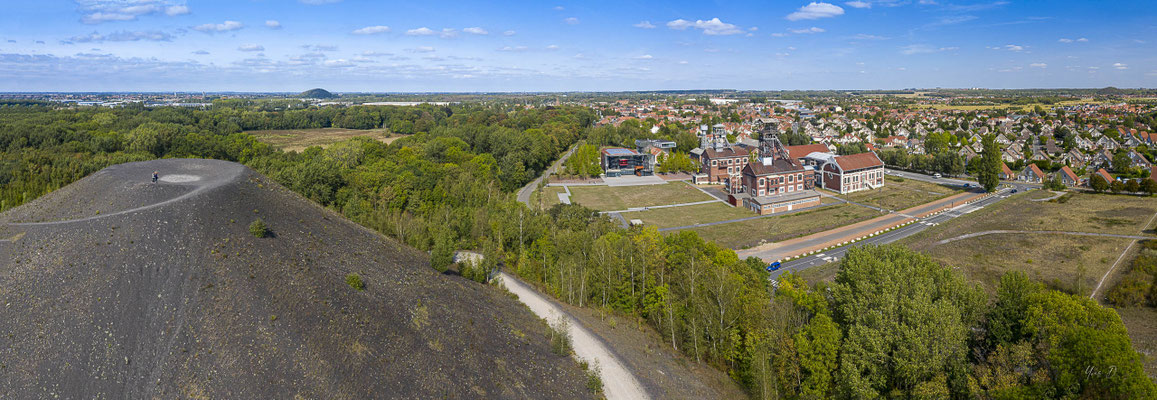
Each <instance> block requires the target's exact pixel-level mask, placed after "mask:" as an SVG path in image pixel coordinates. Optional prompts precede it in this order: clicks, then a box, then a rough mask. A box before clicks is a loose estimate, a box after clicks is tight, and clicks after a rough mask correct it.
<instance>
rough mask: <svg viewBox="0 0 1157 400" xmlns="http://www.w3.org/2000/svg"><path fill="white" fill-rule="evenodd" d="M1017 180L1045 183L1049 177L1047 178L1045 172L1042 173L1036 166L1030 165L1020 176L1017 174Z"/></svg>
mask: <svg viewBox="0 0 1157 400" xmlns="http://www.w3.org/2000/svg"><path fill="white" fill-rule="evenodd" d="M1016 179H1017V180H1018V181H1022V182H1032V183H1043V182H1044V181H1045V179H1048V177H1047V176H1045V173H1044V172H1041V170H1040V168H1038V167H1037V166H1036V164H1029V165H1028V166H1027V167H1024V170H1022V171H1020V174H1017V176H1016Z"/></svg>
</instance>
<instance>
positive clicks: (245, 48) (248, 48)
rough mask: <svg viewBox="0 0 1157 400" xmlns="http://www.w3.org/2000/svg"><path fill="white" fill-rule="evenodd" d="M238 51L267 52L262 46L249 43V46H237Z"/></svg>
mask: <svg viewBox="0 0 1157 400" xmlns="http://www.w3.org/2000/svg"><path fill="white" fill-rule="evenodd" d="M237 50H240V51H265V46H262V45H259V44H256V43H247V44H243V45H240V46H237Z"/></svg>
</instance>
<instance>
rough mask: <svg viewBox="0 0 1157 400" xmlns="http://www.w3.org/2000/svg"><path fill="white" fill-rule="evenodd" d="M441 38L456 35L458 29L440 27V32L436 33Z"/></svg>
mask: <svg viewBox="0 0 1157 400" xmlns="http://www.w3.org/2000/svg"><path fill="white" fill-rule="evenodd" d="M438 36H439V37H441V38H443V39H449V38H452V37H458V31H457V30H454V29H451V28H442V33H440V34H438Z"/></svg>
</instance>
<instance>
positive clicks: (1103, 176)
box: [1090, 168, 1113, 183]
mask: <svg viewBox="0 0 1157 400" xmlns="http://www.w3.org/2000/svg"><path fill="white" fill-rule="evenodd" d="M1093 175H1094V176H1100V177H1101V179H1104V180H1105V182H1110V183H1111V182H1113V176H1112V175H1109V171H1105V169H1104V168H1100V169H1097V172H1094V173H1093ZM1090 179H1091V178H1090Z"/></svg>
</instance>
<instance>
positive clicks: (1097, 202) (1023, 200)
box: [900, 191, 1157, 294]
mask: <svg viewBox="0 0 1157 400" xmlns="http://www.w3.org/2000/svg"><path fill="white" fill-rule="evenodd" d="M1050 196H1051V194H1050V193H1048V192H1045V191H1033V192H1029V193H1025V194H1020V195H1016V196H1013V197H1012V198H1009V199H1008V200H1005V201H1002V202H1000V203H997V204H994V205H992V206H989V207H987V208H984V209H981V210H979V211H976V212H973V213H971V214H968V215H964V216H961V217H959V218H956V219H953V220H952V221H950V222H948V223H945V224H944V225H940V226H936V227H932V228H929V229H928V230H926V231H924V232H921V233H919V234H917V235H913V236H912V237H909V238H906V239H904V240H902V241H901V242H900V243H903V244H906V245H908V246H909V247H911V248H912V249H915V250H918V251H921V252H924V253H926V254H928V255H930V256H932V257H933V258H935V259H937V260H938V261H940V262H943V263H945V264H948V265H953V266H956V267H960V268H961V270H962V271H963V272H964V273H965V275H967V276H969V277H970V278H972V279H974V280H976V281H978V282H980V283H982V284H983V285H984V286H985V287H986V288H987V289H990V290H991V289H993V288H994V287H995V284H996V282H997V281H998V280H999V279H1000V276H1001V275H1002V274H1004V272H1006V271H1014V270H1019V271H1025V272H1026V273H1028V274H1029V276H1032V277H1035V278H1037V279H1038V280H1040V281H1042V282H1045V283H1047V284H1049V285H1051V286H1055V287H1057V288H1058V289H1062V290H1066V291H1069V292H1075V293H1083V294H1088V293H1089V292H1090V291H1091V290H1092V288H1093V287H1095V286H1096V284H1097V281H1099V280H1100V278H1101V276H1102V275H1104V273H1105V272H1106V271H1107V270H1108V268H1109V267H1110V266H1111V265H1112V264H1113V262H1114V261H1116V259H1117V257H1118V256H1120V255H1121V252H1122V251H1124V250H1125V247H1126V246H1128V244H1129V243H1130V242H1131V241H1132V240H1131V239H1124V238H1111V237H1088V236H1071V235H1062V234H1043V233H1042V234H1036V233H998V234H991V235H986V236H978V237H973V238H968V239H963V240H958V241H954V242H949V243H945V244H938V243H937V242H939V241H941V240H944V239H950V238H955V237H959V236H961V235H964V234H969V233H975V232H983V231H990V230H1024V231H1042V230H1053V231H1071V232H1091V233H1106V234H1120V235H1137V234H1139V233H1140V232H1141V229H1142V225H1144V224H1145V223H1147V222H1148V221H1149V219H1150V218H1151V217H1152V216H1153V214H1154V213H1157V202H1155V201H1153V199H1152V198H1140V197H1129V196H1109V195H1094V194H1082V193H1075V194H1072V195H1070V196H1071V197H1068V199H1067V201H1065V202H1063V203H1062V202H1060V201H1041V202H1034V201H1031V200H1032V199H1039V198H1046V197H1050ZM1102 289H1104V288H1102Z"/></svg>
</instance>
